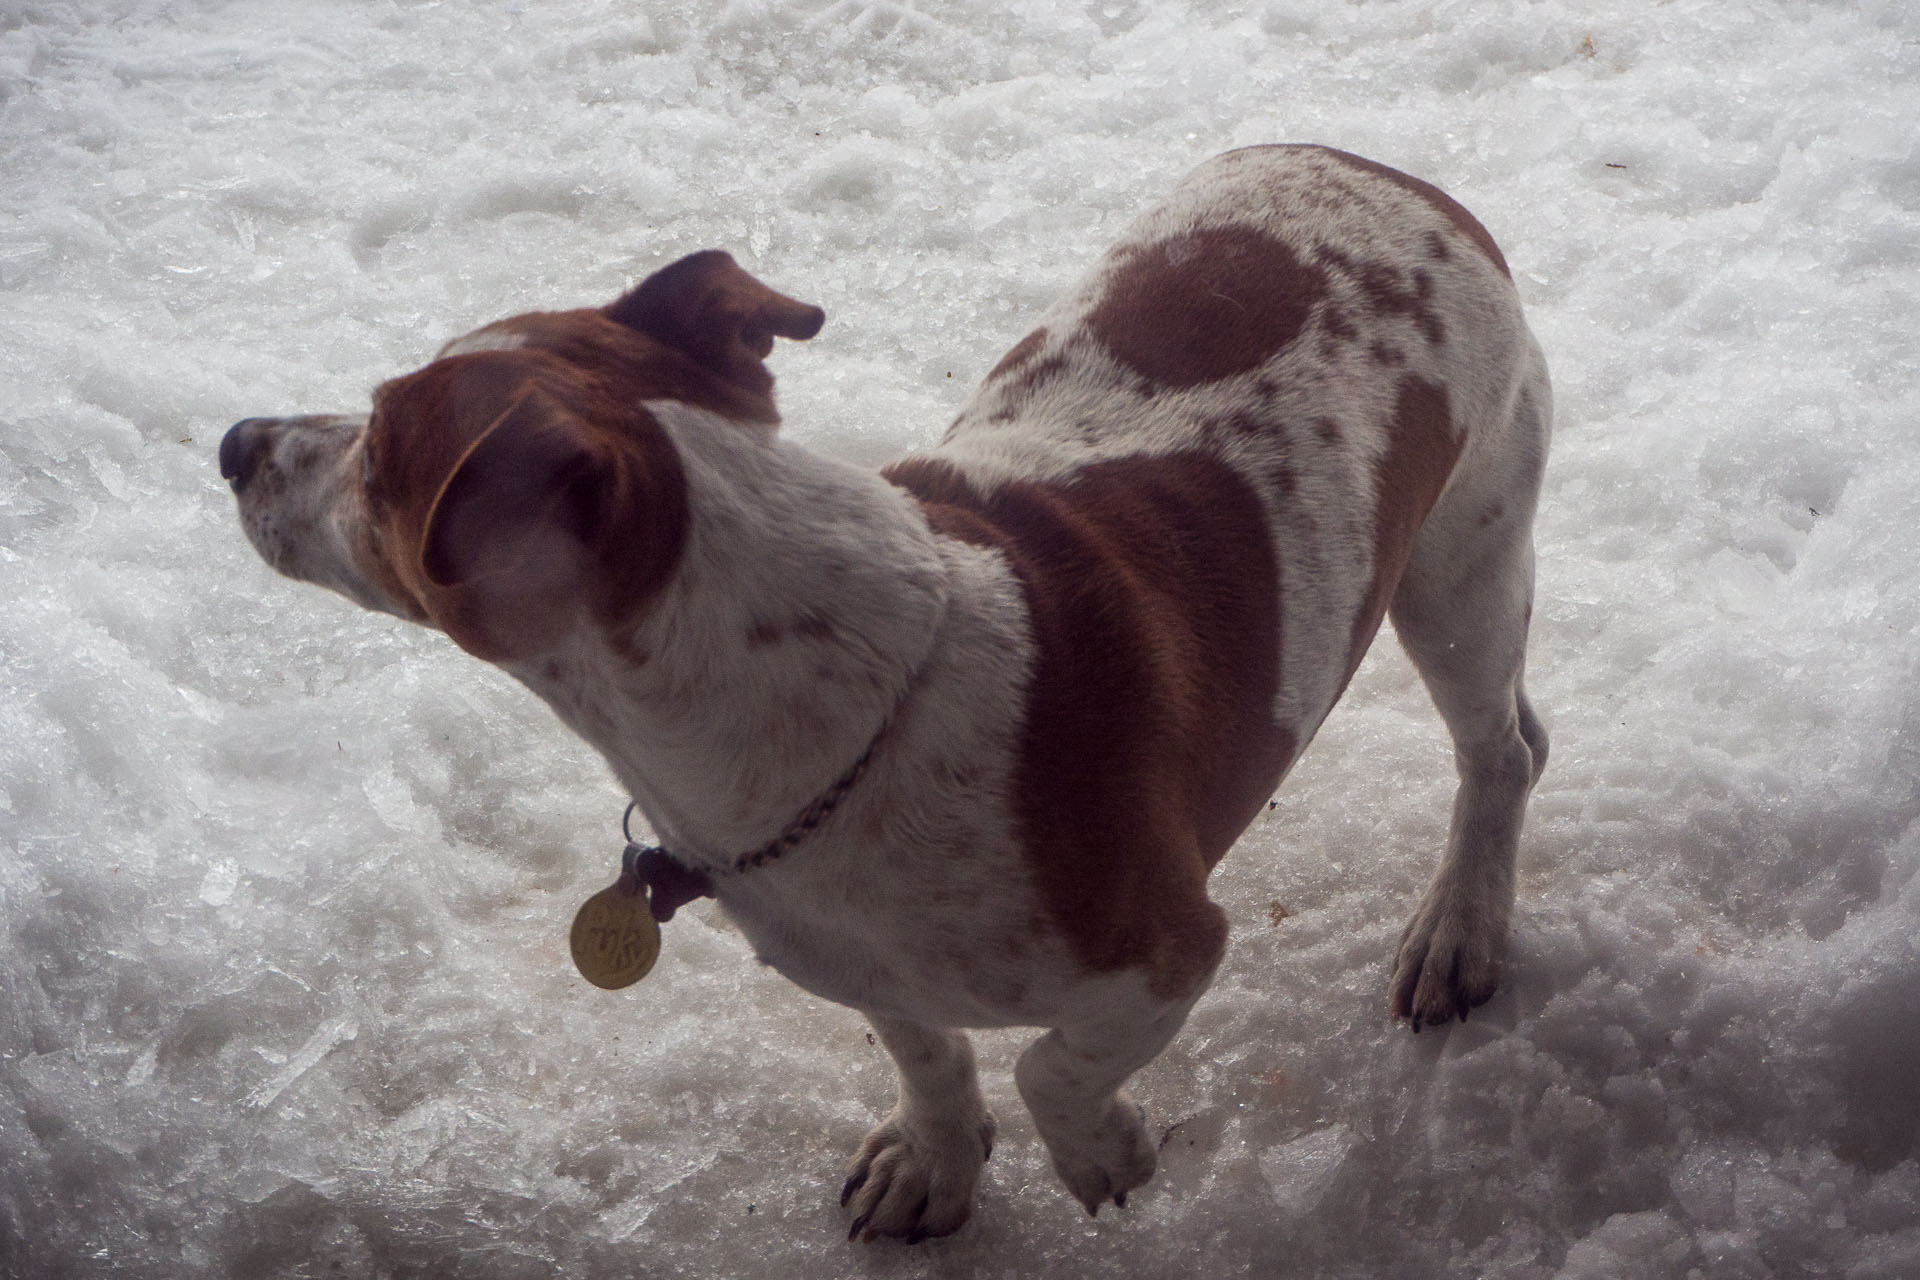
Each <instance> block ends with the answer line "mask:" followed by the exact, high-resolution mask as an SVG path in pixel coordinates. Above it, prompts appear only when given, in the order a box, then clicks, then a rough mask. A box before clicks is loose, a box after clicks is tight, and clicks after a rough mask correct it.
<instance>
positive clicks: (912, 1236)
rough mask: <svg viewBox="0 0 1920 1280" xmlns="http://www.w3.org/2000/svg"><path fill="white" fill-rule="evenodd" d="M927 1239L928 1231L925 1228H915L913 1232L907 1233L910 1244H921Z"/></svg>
mask: <svg viewBox="0 0 1920 1280" xmlns="http://www.w3.org/2000/svg"><path fill="white" fill-rule="evenodd" d="M926 1238H927V1229H926V1228H925V1227H915V1228H914V1229H913V1230H912V1231H910V1232H908V1233H907V1243H908V1244H919V1243H920V1242H921V1241H922V1240H925V1239H926Z"/></svg>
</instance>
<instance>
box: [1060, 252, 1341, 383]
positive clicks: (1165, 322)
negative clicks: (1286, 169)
mask: <svg viewBox="0 0 1920 1280" xmlns="http://www.w3.org/2000/svg"><path fill="white" fill-rule="evenodd" d="M1325 295H1326V277H1325V275H1324V273H1322V272H1321V271H1320V270H1319V269H1318V268H1317V267H1314V266H1311V265H1309V264H1307V263H1303V262H1301V261H1300V259H1299V258H1297V257H1295V256H1294V253H1293V251H1292V250H1291V249H1289V248H1288V247H1287V246H1286V245H1284V244H1282V243H1281V242H1280V241H1278V240H1275V239H1273V238H1272V237H1271V236H1267V235H1263V234H1262V233H1260V232H1258V231H1254V230H1251V229H1249V228H1246V227H1202V228H1199V229H1197V230H1194V231H1188V232H1185V233H1183V234H1181V235H1177V236H1172V237H1169V238H1168V239H1165V240H1160V241H1156V242H1154V243H1153V244H1149V245H1143V246H1139V247H1135V248H1130V249H1126V250H1122V251H1121V256H1120V262H1119V266H1118V268H1117V269H1116V270H1115V271H1114V273H1113V276H1112V278H1111V279H1110V280H1108V282H1107V288H1106V293H1105V294H1104V295H1103V296H1102V297H1101V299H1100V304H1099V305H1098V306H1097V307H1095V308H1094V309H1093V312H1092V314H1091V315H1089V316H1088V317H1087V328H1088V330H1089V331H1090V332H1091V333H1092V334H1093V335H1094V337H1096V338H1097V339H1099V341H1100V342H1101V343H1102V344H1103V345H1105V346H1106V348H1107V349H1108V350H1109V351H1111V352H1112V353H1113V355H1114V357H1115V358H1116V359H1118V360H1119V361H1120V362H1121V363H1122V364H1124V365H1127V366H1129V367H1130V368H1132V369H1134V370H1135V371H1137V372H1139V373H1141V374H1143V375H1145V376H1146V377H1148V378H1150V379H1152V380H1154V381H1156V382H1159V383H1162V384H1165V385H1167V386H1170V387H1191V386H1196V385H1198V384H1200V383H1203V382H1212V381H1214V380H1216V379H1219V378H1225V377H1229V376H1231V375H1232V374H1236V373H1244V372H1246V371H1247V370H1249V369H1255V368H1258V367H1259V366H1260V365H1262V364H1264V363H1265V362H1266V361H1267V360H1268V359H1270V358H1271V357H1272V356H1273V355H1274V354H1275V353H1277V352H1278V351H1280V350H1281V349H1282V348H1284V347H1285V346H1286V345H1287V344H1288V343H1290V342H1292V341H1293V340H1294V339H1295V338H1297V337H1298V336H1299V335H1300V331H1301V330H1302V329H1304V328H1305V327H1306V324H1307V319H1308V316H1309V315H1310V314H1311V312H1312V310H1313V306H1314V304H1315V303H1317V302H1318V301H1319V300H1320V299H1321V298H1322V297H1324V296H1325Z"/></svg>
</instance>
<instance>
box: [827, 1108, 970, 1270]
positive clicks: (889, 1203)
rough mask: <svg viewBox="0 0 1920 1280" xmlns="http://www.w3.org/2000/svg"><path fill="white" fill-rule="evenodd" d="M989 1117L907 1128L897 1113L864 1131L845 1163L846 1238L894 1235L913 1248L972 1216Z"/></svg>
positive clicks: (842, 1194) (947, 1233)
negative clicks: (850, 1213) (848, 1221)
mask: <svg viewBox="0 0 1920 1280" xmlns="http://www.w3.org/2000/svg"><path fill="white" fill-rule="evenodd" d="M993 1134H994V1123H993V1116H992V1115H990V1114H988V1113H987V1112H985V1111H981V1112H980V1113H979V1115H978V1117H975V1118H971V1119H968V1120H966V1121H963V1122H961V1123H960V1124H957V1125H954V1126H943V1127H937V1128H936V1127H933V1126H926V1125H912V1124H908V1123H907V1122H906V1121H904V1120H903V1119H902V1118H901V1116H900V1113H899V1112H897V1111H896V1112H895V1113H894V1114H893V1115H891V1116H889V1117H887V1119H886V1120H885V1121H883V1122H882V1123H881V1124H879V1125H878V1126H876V1127H875V1128H874V1130H873V1132H871V1133H869V1134H868V1135H867V1137H866V1141H864V1142H862V1143H861V1144H860V1150H859V1152H858V1154H856V1155H855V1156H854V1158H853V1159H852V1160H851V1161H849V1162H848V1164H847V1181H846V1185H845V1186H843V1187H842V1188H841V1189H840V1203H841V1204H842V1205H843V1206H846V1207H848V1208H850V1209H851V1210H852V1211H853V1226H852V1227H851V1228H850V1229H849V1230H848V1231H847V1239H849V1240H872V1239H873V1238H874V1237H876V1236H898V1237H900V1238H902V1239H904V1240H905V1241H906V1242H907V1243H908V1244H918V1243H920V1242H921V1241H922V1240H925V1239H927V1238H928V1237H929V1236H944V1235H950V1234H952V1233H953V1232H955V1231H958V1230H959V1229H960V1228H961V1227H962V1226H964V1225H965V1224H966V1221H967V1219H968V1218H969V1217H970V1216H972V1214H973V1188H974V1184H975V1183H976V1182H978V1181H979V1178H980V1169H981V1166H982V1165H984V1164H986V1162H987V1157H988V1156H990V1155H992V1154H993Z"/></svg>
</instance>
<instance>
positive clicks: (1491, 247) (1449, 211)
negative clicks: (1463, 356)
mask: <svg viewBox="0 0 1920 1280" xmlns="http://www.w3.org/2000/svg"><path fill="white" fill-rule="evenodd" d="M1316 149H1317V150H1320V151H1324V152H1325V153H1326V154H1328V155H1330V156H1332V157H1334V158H1335V159H1336V160H1339V161H1341V162H1342V163H1344V164H1348V165H1351V166H1353V167H1354V168H1356V169H1360V170H1364V171H1365V172H1367V173H1371V174H1374V175H1375V176H1377V177H1381V178H1385V179H1386V180H1387V181H1388V182H1391V183H1393V184H1394V185H1395V186H1397V187H1399V188H1400V189H1401V190H1403V191H1409V192H1412V193H1413V194H1414V195H1416V196H1418V197H1420V199H1422V200H1424V201H1426V202H1427V203H1428V204H1430V205H1432V206H1433V207H1434V208H1435V209H1437V210H1438V211H1439V212H1440V213H1441V214H1443V215H1444V216H1445V217H1446V219H1447V221H1448V222H1451V223H1452V224H1453V227H1454V230H1456V231H1458V232H1459V233H1460V234H1461V235H1463V236H1465V237H1466V238H1467V239H1468V240H1469V241H1471V242H1472V243H1473V245H1474V246H1475V247H1476V248H1478V249H1479V250H1480V252H1481V253H1484V254H1485V255H1486V256H1487V260H1488V261H1489V262H1491V263H1493V265H1494V266H1496V267H1498V268H1500V274H1501V275H1503V276H1506V277H1507V278H1508V279H1512V278H1513V272H1511V271H1509V270H1508V269H1507V259H1506V257H1505V255H1503V254H1502V253H1501V252H1500V246H1499V245H1497V244H1495V243H1494V242H1493V236H1492V235H1491V234H1489V233H1488V231H1487V229H1486V228H1485V227H1483V226H1481V225H1480V220H1479V219H1478V218H1476V217H1474V216H1473V215H1472V214H1471V213H1468V212H1467V211H1466V209H1465V208H1464V207H1463V206H1462V205H1461V204H1460V202H1459V201H1457V200H1455V199H1454V198H1453V197H1452V196H1450V195H1448V194H1447V193H1446V192H1444V191H1442V190H1441V189H1440V188H1438V187H1436V186H1434V185H1433V184H1432V183H1431V182H1422V181H1421V180H1420V179H1419V178H1416V177H1413V176H1412V175H1411V174H1405V173H1402V172H1400V171H1399V170H1398V169H1392V168H1388V167H1387V166H1386V165H1384V164H1381V163H1380V162H1379V161H1377V160H1368V159H1367V158H1366V157H1364V156H1356V155H1354V154H1353V153H1352V152H1349V151H1340V150H1337V149H1335V148H1333V147H1319V148H1316ZM1445 248H1446V246H1445V245H1444V244H1442V245H1441V246H1440V248H1439V249H1438V250H1436V249H1434V248H1433V241H1432V240H1429V241H1428V251H1429V253H1431V254H1432V256H1434V257H1436V258H1444V257H1446V256H1447V254H1446V253H1445Z"/></svg>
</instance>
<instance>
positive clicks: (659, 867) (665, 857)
mask: <svg viewBox="0 0 1920 1280" xmlns="http://www.w3.org/2000/svg"><path fill="white" fill-rule="evenodd" d="M886 731H887V729H886V726H885V725H882V726H881V727H880V732H879V733H876V734H875V735H874V736H873V741H872V742H869V743H868V744H867V749H866V750H865V751H862V752H861V753H860V758H859V759H858V760H855V761H854V762H853V764H852V765H851V766H849V767H848V769H847V771H846V772H845V773H843V774H841V775H840V777H839V778H838V779H836V780H835V781H834V783H833V785H832V786H830V787H828V788H827V789H826V790H825V791H822V792H821V793H820V794H819V795H817V796H815V797H814V798H813V802H812V803H811V804H809V805H808V806H807V807H806V808H805V809H802V810H801V811H800V814H799V816H798V817H796V818H795V819H794V820H793V821H792V822H789V823H788V824H787V826H786V829H785V830H783V831H782V832H781V833H780V834H779V835H777V836H775V837H774V838H773V839H771V840H769V841H767V843H765V844H763V845H761V846H760V847H759V848H758V849H754V850H752V851H751V852H748V853H743V854H741V855H740V856H739V857H737V858H735V859H734V860H733V861H732V862H731V863H729V864H728V865H727V866H725V867H722V868H720V869H719V870H718V871H712V872H709V871H703V870H701V869H699V868H698V867H690V866H688V865H687V864H686V863H684V862H682V861H680V860H679V859H678V858H676V857H674V856H673V855H672V854H671V853H668V852H667V850H666V849H665V847H664V846H661V845H657V844H654V845H643V844H641V843H640V842H639V841H637V840H635V839H634V838H633V827H632V823H633V814H634V810H636V809H638V808H639V807H640V802H639V801H638V800H629V801H628V802H627V811H626V813H624V814H623V815H621V818H620V834H621V835H623V836H625V837H626V839H627V847H626V849H625V851H624V852H623V853H622V854H621V855H620V875H621V877H622V879H623V880H624V879H627V878H628V877H631V879H632V882H634V883H637V884H644V885H645V886H646V887H647V901H648V904H649V909H650V910H651V911H652V913H653V918H654V919H655V920H657V921H659V922H660V923H662V924H665V923H666V922H667V921H669V920H671V919H673V913H674V912H676V911H678V910H679V909H680V908H681V907H684V906H685V905H687V903H689V902H692V901H694V900H695V899H696V898H711V897H712V896H713V888H714V886H713V879H714V876H716V875H718V876H719V877H721V878H722V879H725V878H727V877H729V876H737V875H743V874H745V873H746V872H748V871H751V870H753V869H754V868H755V867H764V866H765V865H767V863H769V862H772V861H773V860H774V859H775V858H778V857H780V856H781V855H782V854H785V853H787V852H789V851H790V850H792V849H794V848H795V847H797V846H798V845H799V844H800V843H801V842H802V841H804V840H805V839H806V838H807V837H808V836H810V835H812V834H813V832H814V830H815V828H817V827H819V825H820V824H821V823H823V822H825V821H826V820H827V818H828V817H829V816H831V815H832V813H833V811H834V810H835V809H837V808H839V807H840V802H841V801H842V800H844V799H846V796H847V792H849V791H851V790H853V784H854V783H856V782H858V781H859V780H860V775H861V774H862V773H865V772H866V769H867V764H868V762H869V761H871V760H872V759H873V753H874V751H875V750H877V749H878V748H879V746H880V739H881V737H882V736H884V735H885V733H886Z"/></svg>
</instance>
